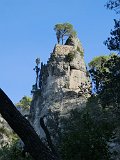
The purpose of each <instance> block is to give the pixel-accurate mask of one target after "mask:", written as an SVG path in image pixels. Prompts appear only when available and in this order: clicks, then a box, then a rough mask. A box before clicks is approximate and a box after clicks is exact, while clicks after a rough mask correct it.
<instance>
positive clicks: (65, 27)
mask: <svg viewBox="0 0 120 160" xmlns="http://www.w3.org/2000/svg"><path fill="white" fill-rule="evenodd" d="M54 30H55V32H56V37H57V41H58V44H59V43H60V41H62V44H63V41H64V37H69V36H71V35H72V36H76V31H75V30H74V29H73V25H72V24H70V23H63V24H61V23H60V24H56V25H55V27H54Z"/></svg>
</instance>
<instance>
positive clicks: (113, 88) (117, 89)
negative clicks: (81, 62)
mask: <svg viewBox="0 0 120 160" xmlns="http://www.w3.org/2000/svg"><path fill="white" fill-rule="evenodd" d="M90 74H91V77H92V80H93V82H94V87H95V90H96V93H97V94H98V95H99V98H100V100H101V103H102V105H103V106H104V107H105V106H110V105H112V106H119V104H120V57H119V56H118V55H112V56H110V58H109V59H108V60H106V61H104V63H102V65H100V67H99V65H98V64H97V63H94V65H93V63H92V67H91V70H90Z"/></svg>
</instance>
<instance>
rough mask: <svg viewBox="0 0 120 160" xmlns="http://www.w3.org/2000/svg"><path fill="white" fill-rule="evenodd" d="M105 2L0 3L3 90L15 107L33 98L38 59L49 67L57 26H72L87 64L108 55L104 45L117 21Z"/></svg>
mask: <svg viewBox="0 0 120 160" xmlns="http://www.w3.org/2000/svg"><path fill="white" fill-rule="evenodd" d="M105 3H106V0H88V1H85V0H0V87H1V88H2V89H3V90H4V91H5V92H6V94H7V95H8V96H9V97H10V98H11V100H12V101H13V102H14V103H16V102H18V101H19V100H20V99H21V98H22V97H23V96H24V95H27V96H30V94H31V93H30V92H31V89H32V85H33V84H34V83H35V73H34V71H33V68H34V66H35V59H36V58H37V57H40V59H41V61H43V62H44V63H46V61H47V59H48V58H49V55H50V53H51V52H52V50H53V48H54V45H55V43H56V36H55V32H54V30H53V28H54V25H55V24H57V23H64V22H69V23H71V24H73V26H74V28H75V30H76V31H77V33H78V37H79V38H80V40H81V42H82V45H83V47H84V50H85V61H86V63H89V62H90V61H91V60H92V58H93V57H95V56H98V55H104V54H109V53H110V52H109V50H107V48H106V46H104V44H103V41H104V40H106V38H107V37H108V36H109V33H110V30H111V29H112V28H113V26H114V22H113V19H114V18H116V17H117V15H116V14H115V12H114V11H109V10H107V9H106V8H105V7H104V5H105Z"/></svg>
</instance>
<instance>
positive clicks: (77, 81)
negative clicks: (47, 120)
mask: <svg viewBox="0 0 120 160" xmlns="http://www.w3.org/2000/svg"><path fill="white" fill-rule="evenodd" d="M83 51H84V50H83V48H82V45H81V43H80V41H79V39H78V38H74V39H73V38H71V39H70V40H69V39H68V40H67V42H66V45H59V44H57V45H55V47H54V50H53V52H52V53H51V56H50V58H49V60H48V62H47V64H46V65H43V64H41V73H40V79H39V87H40V88H39V89H38V90H37V92H35V93H34V95H33V101H32V105H31V110H30V121H31V124H32V125H33V126H34V128H35V130H36V132H37V133H38V134H39V135H41V136H43V131H42V129H41V128H40V117H42V116H44V115H46V114H48V111H49V110H52V111H53V112H54V111H59V112H60V115H66V114H68V113H69V111H70V110H71V109H74V108H76V107H78V108H82V107H85V105H86V101H87V97H89V96H90V94H89V91H90V90H89V89H90V88H91V87H90V79H89V75H88V72H87V70H86V65H85V62H84V57H83ZM69 53H72V54H73V55H74V56H73V59H72V60H71V61H70V62H68V61H67V58H66V56H67V55H68V54H69ZM81 83H84V84H85V85H86V86H87V87H88V88H89V89H88V90H87V94H86V96H83V95H82V94H79V92H80V87H79V86H80V85H81Z"/></svg>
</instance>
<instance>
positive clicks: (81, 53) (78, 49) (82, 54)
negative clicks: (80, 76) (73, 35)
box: [77, 46, 84, 57]
mask: <svg viewBox="0 0 120 160" xmlns="http://www.w3.org/2000/svg"><path fill="white" fill-rule="evenodd" d="M77 51H78V52H79V53H80V55H81V56H82V57H83V56H84V53H83V52H82V51H81V50H80V48H79V47H78V46H77Z"/></svg>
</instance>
